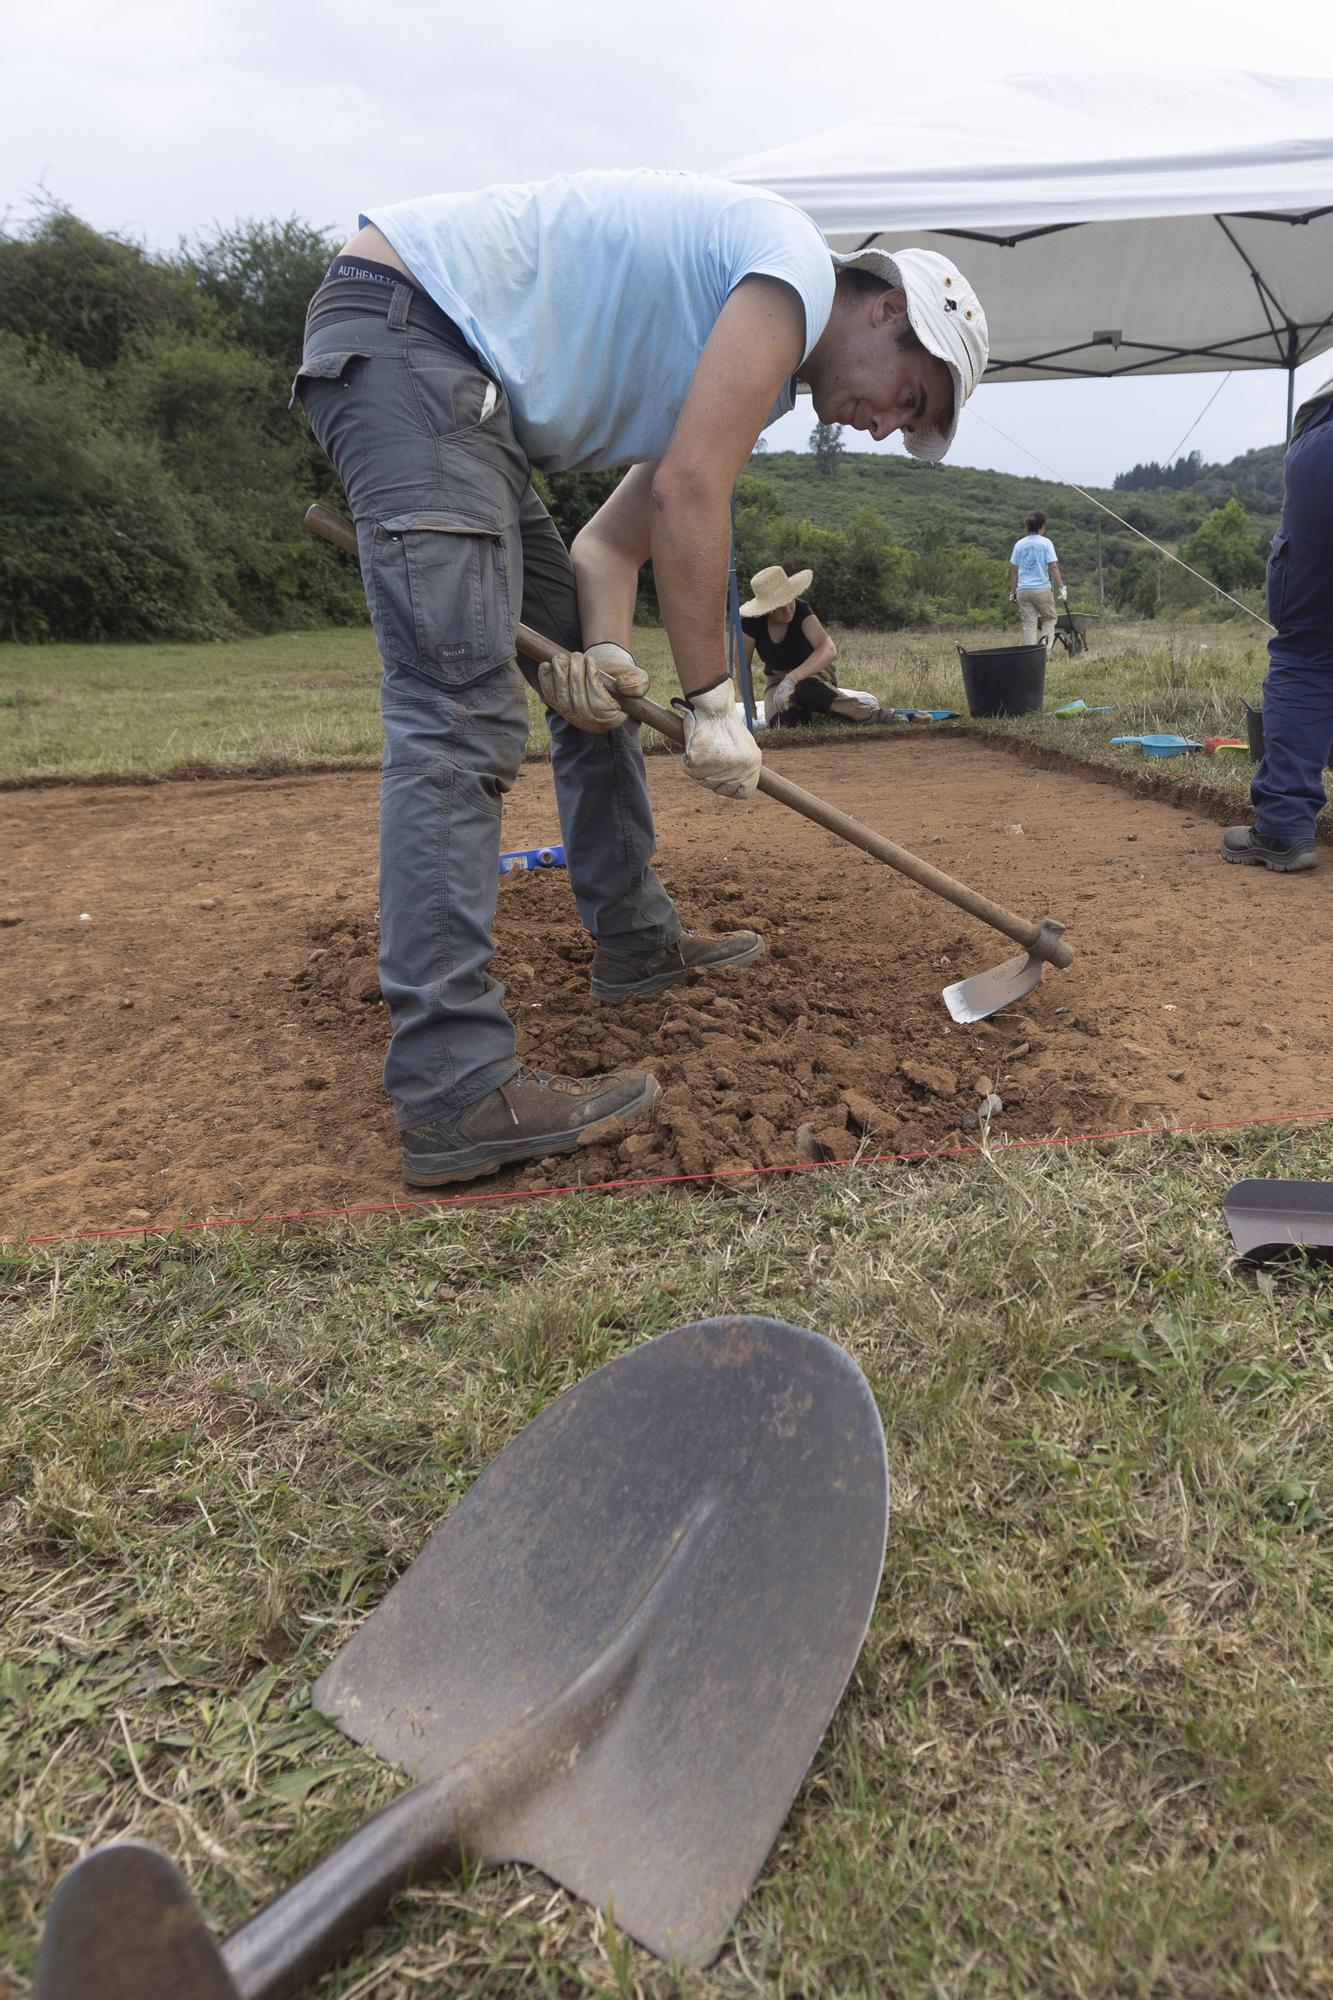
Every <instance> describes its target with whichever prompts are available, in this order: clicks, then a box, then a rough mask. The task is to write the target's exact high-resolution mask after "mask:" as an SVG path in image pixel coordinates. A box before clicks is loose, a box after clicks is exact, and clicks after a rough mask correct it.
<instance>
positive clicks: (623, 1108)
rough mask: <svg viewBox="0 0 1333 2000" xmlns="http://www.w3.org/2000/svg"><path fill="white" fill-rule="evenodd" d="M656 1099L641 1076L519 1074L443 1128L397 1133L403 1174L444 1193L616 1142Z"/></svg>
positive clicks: (652, 1082) (640, 1072) (651, 1082)
mask: <svg viewBox="0 0 1333 2000" xmlns="http://www.w3.org/2000/svg"><path fill="white" fill-rule="evenodd" d="M658 1095H659V1091H658V1085H657V1079H656V1078H655V1077H652V1076H650V1075H649V1074H648V1071H647V1070H645V1069H626V1070H621V1071H619V1072H618V1073H617V1074H616V1075H614V1076H591V1077H588V1078H587V1079H586V1080H585V1079H581V1078H577V1077H572V1076H546V1075H545V1074H544V1073H542V1072H541V1071H537V1072H535V1073H533V1072H530V1071H528V1070H519V1071H518V1073H517V1075H515V1076H511V1077H510V1079H509V1081H508V1083H502V1084H501V1085H500V1087H499V1089H498V1090H493V1091H491V1093H490V1095H489V1096H487V1097H482V1098H479V1099H478V1101H477V1102H476V1103H475V1104H469V1106H468V1107H467V1110H466V1111H463V1112H460V1113H459V1115H458V1117H457V1118H452V1119H450V1120H449V1121H448V1123H439V1124H434V1125H413V1126H411V1127H410V1128H409V1129H408V1130H407V1131H405V1132H403V1133H402V1134H400V1136H401V1138H402V1142H403V1173H404V1175H405V1176H406V1178H407V1179H408V1180H409V1181H410V1182H411V1184H412V1186H413V1187H442V1186H443V1185H444V1184H445V1183H446V1182H447V1181H470V1180H474V1179H476V1177H477V1176H478V1175H480V1174H493V1173H495V1172H496V1170H497V1169H498V1168H500V1167H505V1166H508V1165H509V1164H510V1162H511V1161H513V1160H540V1159H544V1158H545V1156H546V1155H547V1154H548V1153H572V1152H573V1151H574V1149H575V1147H576V1146H589V1145H595V1144H596V1143H597V1142H598V1141H599V1140H602V1139H618V1138H619V1137H620V1135H621V1132H622V1131H623V1130H624V1128H625V1127H626V1126H627V1125H633V1124H634V1123H635V1122H636V1120H638V1119H639V1118H641V1117H642V1116H643V1114H644V1112H645V1111H650V1110H651V1109H652V1107H653V1105H654V1104H655V1103H656V1102H657V1098H658Z"/></svg>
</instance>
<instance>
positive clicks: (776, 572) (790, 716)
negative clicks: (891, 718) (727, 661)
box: [741, 563, 883, 729]
mask: <svg viewBox="0 0 1333 2000" xmlns="http://www.w3.org/2000/svg"><path fill="white" fill-rule="evenodd" d="M813 576H814V571H813V570H812V569H798V570H797V572H796V574H795V576H788V574H787V572H786V570H785V569H783V567H782V565H781V563H774V564H773V566H772V568H771V569H761V570H760V571H759V572H758V573H757V575H755V576H752V577H751V578H750V588H751V590H752V591H753V592H754V595H753V597H752V598H751V599H750V601H749V603H748V604H742V606H741V630H742V632H743V633H744V634H745V660H746V664H747V666H748V665H750V664H751V663H752V662H753V660H754V656H755V654H756V653H758V655H759V658H760V660H761V661H762V662H763V668H764V674H765V680H766V684H765V687H764V721H765V722H766V723H768V724H769V725H770V726H776V727H777V728H779V729H781V728H791V727H792V726H793V725H795V724H797V723H803V722H817V721H818V720H819V718H820V717H821V716H833V717H835V718H836V719H837V720H838V721H839V722H875V721H877V720H879V719H880V718H881V716H882V715H883V711H882V709H881V708H880V705H879V703H878V702H877V701H876V700H875V697H874V695H873V694H861V693H859V692H858V690H857V689H855V688H841V687H839V686H838V664H837V662H838V649H837V647H836V646H835V645H834V643H833V641H832V639H830V637H829V635H828V633H827V632H826V631H825V630H824V627H823V626H822V625H821V624H820V622H819V620H818V618H816V616H815V614H814V612H813V611H812V610H811V608H810V606H809V605H808V604H807V603H806V601H805V599H804V597H802V595H801V592H802V591H803V590H808V589H809V588H810V581H811V578H812V577H813Z"/></svg>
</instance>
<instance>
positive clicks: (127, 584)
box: [0, 334, 229, 639]
mask: <svg viewBox="0 0 1333 2000" xmlns="http://www.w3.org/2000/svg"><path fill="white" fill-rule="evenodd" d="M0 606H3V627H2V629H3V631H4V633H5V636H6V637H7V638H11V639H145V638H153V637H156V636H159V635H164V634H170V635H174V636H182V637H186V636H188V637H192V638H205V637H210V636H213V635H215V634H216V633H218V632H220V631H223V630H226V629H227V628H228V624H229V620H228V617H227V613H226V609H225V606H224V605H223V603H222V601H221V599H220V598H219V596H218V594H217V592H216V590H215V589H214V587H213V581H212V577H211V574H210V565H209V563H208V562H207V560H206V559H205V556H204V552H203V550H202V549H201V547H200V544H199V542H198V540H197V538H196V534H195V529H194V524H193V523H192V521H191V518H190V507H189V501H188V496H187V495H186V494H185V493H184V492H183V491H182V490H181V488H180V487H179V486H178V485H177V483H176V481H175V480H174V479H173V477H172V475H171V473H170V471H169V470H168V468H167V467H166V465H165V464H164V463H163V461H162V457H161V453H160V451H159V449H158V446H157V443H156V441H155V440H153V439H151V438H150V439H137V438H133V437H126V436H124V435H122V434H120V433H119V432H117V431H116V430H115V429H114V428H113V427H111V426H110V425H109V424H108V423H107V421H106V416H105V410H104V405H103V401H102V398H101V396H100V394H99V389H98V382H97V378H96V377H95V376H94V375H93V374H92V373H91V371H90V370H88V369H85V368H83V367H81V366H80V364H79V363H78V362H77V361H73V360H70V359H68V358H64V357H59V356H53V355H48V356H46V357H40V356H36V355H34V354H32V353H31V352H29V351H28V350H27V349H25V347H24V346H23V343H22V342H20V341H18V340H16V339H15V338H14V337H13V336H12V335H9V334H0Z"/></svg>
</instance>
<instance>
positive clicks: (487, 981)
mask: <svg viewBox="0 0 1333 2000" xmlns="http://www.w3.org/2000/svg"><path fill="white" fill-rule="evenodd" d="M986 353H987V336H986V319H985V314H984V313H983V311H982V309H981V306H980V303H979V301H978V300H977V298H976V295H975V294H974V293H973V291H972V289H971V287H970V286H969V285H968V283H967V281H966V279H965V278H964V277H963V275H962V273H961V272H960V271H958V270H957V268H956V267H955V266H954V265H953V264H951V263H950V262H949V261H948V260H947V258H944V257H942V256H940V255H938V253H936V252H933V251H926V250H904V251H899V252H897V253H895V254H894V255H892V256H890V255H889V254H888V253H887V252H884V251H876V250H869V251H864V252H859V253H857V254H855V255H854V256H851V257H844V258H835V257H833V256H832V255H831V253H830V251H829V249H828V246H827V245H826V243H825V242H824V239H823V238H822V236H821V235H820V233H819V231H818V230H817V229H816V227H815V225H814V224H813V223H812V222H811V220H810V219H809V217H808V216H806V215H803V214H802V213H801V211H800V210H799V209H796V208H793V207H792V206H791V204H790V203H788V202H785V201H783V200H781V199H780V198H779V197H777V196H775V195H772V194H767V193H765V192H764V191H763V190H762V189H756V188H745V187H739V186H735V185H732V184H731V183H729V182H725V181H717V180H709V179H707V178H705V177H702V176H699V175H692V174H676V173H647V172H614V173H587V174H572V175H564V176H561V177H560V178H558V179H555V180H551V181H543V182H538V183H532V184H529V185H525V186H515V187H494V188H484V189H481V190H480V191H478V192H475V193H469V194H445V195H429V196H424V197H422V198H420V199H417V200H412V201H405V202H396V203H390V204H388V205H385V206H383V207H378V206H377V207H372V208H367V209H366V210H365V211H364V212H363V214H362V216H361V222H360V227H359V229H358V230H357V232H356V234H355V235H354V236H352V237H351V238H350V240H349V241H348V242H347V243H346V244H345V245H344V246H343V249H342V250H341V251H340V253H339V255H338V256H337V257H336V258H335V259H334V262H333V264H332V266H331V267H330V270H329V273H328V275H327V277H326V279H325V282H324V283H323V284H322V285H321V286H320V288H319V290H318V291H317V292H316V294H315V296H314V298H313V299H312V301H311V305H310V311H309V315H308V317H307V321H306V338H305V347H304V353H303V358H302V364H301V368H300V371H299V373H298V375H297V378H296V382H295V384H294V386H293V397H294V399H299V401H300V402H301V405H302V407H303V409H304V410H305V413H306V416H307V417H308V419H309V421H310V425H311V428H312V430H313V431H314V434H315V436H316V438H317V439H318V440H319V443H320V444H321V446H322V447H323V449H324V451H325V453H326V454H327V456H328V458H329V459H330V461H331V463H332V464H333V466H334V469H335V471H336V472H337V474H338V477H339V479H340V480H341V481H342V484H343V488H344V490H345V492H346V494H347V499H348V504H349V506H350V508H351V512H352V516H353V518H354V521H355V524H356V535H357V545H358V552H359V555H360V560H361V570H362V576H363V580H364V583H365V587H366V598H367V603H368V606H369V610H370V615H371V622H372V624H373V626H374V630H375V637H376V642H377V644H378V646H379V651H380V656H381V659H382V661H383V664H384V676H383V681H382V685H381V711H382V714H383V719H384V728H385V755H384V778H383V785H382V790H381V808H380V986H381V990H382V992H383V994H384V997H385V1000H386V1001H387V1003H388V1008H389V1017H390V1022H391V1025H392V1036H391V1040H390V1045H389V1053H388V1057H387V1060H386V1063H385V1071H384V1078H385V1087H386V1089H387V1090H388V1093H389V1095H390V1097H391V1099H392V1100H393V1104H394V1110H395V1114H396V1118H397V1122H398V1126H399V1130H400V1133H401V1137H402V1144H403V1165H404V1170H405V1172H406V1174H407V1177H408V1179H409V1180H410V1181H412V1182H413V1184H414V1185H417V1186H423V1187H435V1186H439V1185H441V1184H443V1183H445V1182H448V1181H454V1180H461V1179H467V1178H471V1177H472V1176H474V1175H477V1174H483V1173H491V1172H493V1171H495V1169H496V1168H498V1167H500V1166H503V1165H505V1164H507V1163H510V1162H513V1161H518V1160H524V1159H541V1158H545V1157H546V1156H548V1155H550V1154H558V1153H564V1152H569V1151H571V1150H573V1149H574V1148H575V1147H577V1146H579V1145H581V1144H583V1143H585V1141H586V1140H587V1139H588V1138H589V1137H593V1138H598V1137H603V1136H605V1135H607V1134H608V1133H615V1134H618V1133H619V1132H620V1131H622V1130H623V1128H624V1127H625V1125H627V1124H629V1123H632V1122H633V1121H634V1120H635V1119H637V1118H640V1117H642V1116H643V1115H644V1114H645V1113H646V1112H647V1111H648V1110H649V1109H650V1107H651V1105H652V1103H653V1100H654V1098H655V1096H656V1094H657V1087H656V1084H655V1083H654V1081H653V1078H652V1077H651V1075H649V1074H648V1073H647V1072H646V1071H643V1070H629V1071H626V1072H623V1073H621V1074H619V1075H609V1076H593V1077H591V1078H588V1079H577V1080H575V1079H571V1078H561V1077H550V1076H544V1075H542V1074H541V1073H533V1072H530V1071H528V1070H525V1069H524V1068H522V1066H521V1065H520V1063H519V1061H518V1057H517V1053H516V1045H515V1036H514V1030H513V1027H512V1025H511V1024H510V1022H509V1020H508V1018H507V1016H506V1014H505V1012H504V1007H503V1004H502V1003H503V988H501V987H500V986H498V985H497V983H496V982H495V981H494V980H493V979H492V977H491V975H490V973H489V971H488V967H489V964H490V960H491V957H492V955H493V952H494V944H493V942H492V937H491V926H492V922H493V918H494V912H495V902H496V890H497V883H498V855H499V850H500V807H501V800H502V797H503V795H504V793H505V792H506V791H507V790H508V789H509V787H510V785H511V784H512V783H513V781H514V778H515V776H516V775H517V772H518V768H519V765H520V763H521V760H522V755H523V748H524V742H525V739H526V735H527V697H526V693H525V690H524V686H523V680H522V679H521V678H520V665H519V662H518V661H517V660H516V657H515V652H516V648H515V638H516V629H517V626H518V624H519V622H520V620H521V621H522V622H524V623H525V624H527V625H529V626H531V627H534V628H535V629H536V630H537V631H539V632H541V633H544V634H545V635H547V636H548V637H549V638H550V640H552V641H553V642H554V645H553V651H552V654H551V657H550V658H549V659H548V660H547V661H546V662H545V663H544V664H543V665H542V666H541V667H540V668H539V669H533V668H532V667H530V666H529V665H527V664H526V663H525V664H524V665H523V666H522V669H521V672H522V673H524V674H526V675H527V676H528V678H529V679H530V680H531V681H532V682H533V683H534V685H537V686H538V687H539V688H540V691H541V694H542V697H543V699H544V700H545V702H546V705H547V711H548V721H549V725H550V731H551V762H552V771H553V777H554V783H555V792H556V803H557V807H558V810H559V815H560V832H561V837H562V840H563V843H564V847H565V854H566V859H567V864H568V869H569V878H570V885H571V887H572V889H573V891H574V898H575V903H576V906H577V909H578V912H579V916H580V917H581V919H582V921H583V924H584V927H585V929H586V930H587V931H588V932H589V933H590V935H591V936H592V938H593V939H594V941H595V950H594V953H593V959H592V968H591V977H592V992H593V995H594V996H595V998H597V999H599V1000H607V1001H617V1002H618V1001H624V1000H633V999H636V998H642V997H651V996H652V995H653V994H656V993H658V992H661V991H663V990H665V989H666V988H667V987H668V986H670V985H672V984H673V983H674V982H675V981H677V980H679V979H683V978H685V977H688V976H689V975H691V974H694V973H697V972H701V971H708V970H712V969H715V968H719V967H725V966H740V965H743V964H745V963H746V962H747V961H748V960H751V959H753V958H755V957H757V956H758V954H759V952H760V950H761V948H762V947H761V942H760V939H759V937H758V935H757V934H756V933H755V932H753V931H739V932H736V933H733V934H732V935H731V936H729V937H720V938H704V937H695V936H693V935H692V934H691V933H689V932H688V931H685V930H683V928H682V925H681V920H680V918H679V916H678V915H677V913H676V910H675V908H674V906H673V904H672V901H671V899H670V897H669V896H668V895H667V893H666V891H665V889H664V888H663V886H662V884H661V882H660V881H659V879H658V877H657V875H656V873H655V872H654V869H653V867H652V857H653V850H654V841H655V836H654V831H653V822H652V813H651V810H650V808H649V803H648V790H647V783H646V778H645V773H644V766H643V758H642V754H641V751H640V748H639V742H638V731H637V729H636V728H635V727H633V726H632V725H629V724H627V722H626V715H625V711H624V709H623V708H622V707H621V706H620V702H619V700H618V699H617V697H618V696H633V695H638V694H642V693H643V692H645V691H646V689H647V685H648V677H647V675H646V674H645V673H644V672H643V671H642V669H641V668H640V667H639V666H638V664H637V662H636V661H635V659H634V657H633V654H632V652H631V651H630V641H631V621H632V619H633V614H634V601H635V593H636V587H637V582H638V573H639V569H640V566H641V565H642V564H643V563H644V562H645V561H646V560H647V559H648V558H649V557H651V559H652V562H653V568H654V573H655V580H656V585H657V595H658V600H659V603H660V605H661V608H662V616H663V621H664V623H665V625H666V629H667V635H668V638H669V639H670V642H671V649H672V654H673V656H674V661H675V666H676V672H677V674H678V676H679V679H680V684H681V689H682V695H683V699H682V701H681V702H680V703H679V704H678V705H679V706H680V708H681V711H682V725H683V729H684V733H685V756H684V759H683V765H684V770H685V772H686V774H687V775H688V776H689V777H691V778H694V779H697V780H698V781H699V782H700V783H702V784H704V785H706V786H708V787H709V788H710V789H711V790H712V791H714V792H717V793H718V794H720V795H722V796H723V797H736V798H740V797H744V796H746V795H747V794H748V793H750V792H752V791H753V790H754V788H755V785H756V783H757V781H758V777H759V768H760V753H759V748H758V745H757V744H756V742H755V740H754V738H753V736H752V735H751V734H750V732H749V731H748V730H747V729H746V728H745V726H744V723H743V721H741V720H740V719H738V717H737V714H736V704H735V702H734V700H733V697H732V690H731V683H730V678H729V675H728V671H727V660H726V652H725V642H724V624H725V603H726V589H727V579H728V568H729V565H728V551H729V546H730V499H731V493H732V489H733V487H734V485H735V481H736V477H737V474H738V473H739V472H740V471H741V469H742V468H743V467H744V465H745V463H746V461H747V459H748V458H749V456H750V453H751V451H752V450H753V448H754V444H755V440H756V438H757V437H758V435H759V433H760V432H761V431H762V430H763V428H764V427H765V425H767V424H768V423H770V422H772V421H773V419H774V418H775V417H777V416H779V415H780V414H781V413H782V412H783V411H784V410H788V409H790V408H791V406H792V401H793V398H794V395H795V392H796V385H797V379H798V377H799V379H800V380H801V381H802V382H804V383H805V384H806V385H807V386H808V387H809V389H810V392H811V395H812V398H813V402H814V407H815V412H816V415H817V416H818V417H819V419H820V420H821V422H826V423H843V424H850V425H852V426H854V427H855V428H857V429H859V430H865V431H868V432H870V434H871V435H872V436H874V437H876V438H884V437H887V436H888V435H889V434H890V433H891V432H893V431H896V430H902V431H903V432H904V436H905V440H906V443H907V447H908V449H909V450H910V451H912V452H914V453H915V454H916V455H917V456H919V457H923V458H929V459H935V458H940V457H942V456H943V455H944V453H945V451H947V449H948V447H949V444H950V443H951V441H952V439H953V436H954V432H955V430H956V428H957V424H958V420H959V416H960V414H961V411H962V407H963V404H964V403H965V402H966V400H967V398H968V396H969V395H970V394H971V393H972V390H973V389H974V388H975V387H976V384H977V382H978V380H979V379H980V377H981V374H982V372H983V370H984V368H985V364H986ZM621 465H623V466H626V467H627V468H628V470H627V472H626V474H625V476H624V478H623V479H622V480H621V481H620V483H619V484H618V485H617V487H616V488H615V491H614V492H613V493H612V494H611V497H610V498H609V499H608V500H607V501H606V503H605V505H604V506H603V507H602V508H601V510H600V512H599V513H598V514H596V515H595V516H594V518H593V519H592V520H591V521H590V522H589V523H588V524H587V526H586V527H585V528H584V529H583V530H582V532H581V533H580V534H579V535H578V537H577V538H576V540H575V543H574V546H573V549H572V551H567V550H566V549H565V546H564V544H563V543H562V541H561V540H560V537H559V535H558V534H557V533H556V531H555V528H554V527H553V526H552V523H551V521H550V518H549V516H548V514H547V512H546V509H545V508H544V507H543V505H542V503H541V500H540V497H539V495H538V493H537V490H536V488H535V486H534V484H533V473H534V469H536V470H545V471H558V470H561V469H566V468H579V469H595V468H603V467H610V466H621Z"/></svg>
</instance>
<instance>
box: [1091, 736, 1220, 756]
mask: <svg viewBox="0 0 1333 2000" xmlns="http://www.w3.org/2000/svg"><path fill="white" fill-rule="evenodd" d="M1123 743H1137V744H1138V745H1139V748H1140V749H1141V750H1142V751H1143V754H1144V756H1145V757H1183V756H1184V755H1185V754H1186V752H1187V751H1190V750H1202V748H1203V745H1202V743H1197V742H1196V741H1195V739H1194V738H1193V737H1192V736H1113V737H1112V738H1111V748H1112V749H1113V750H1118V749H1119V748H1120V746H1121V744H1123Z"/></svg>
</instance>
